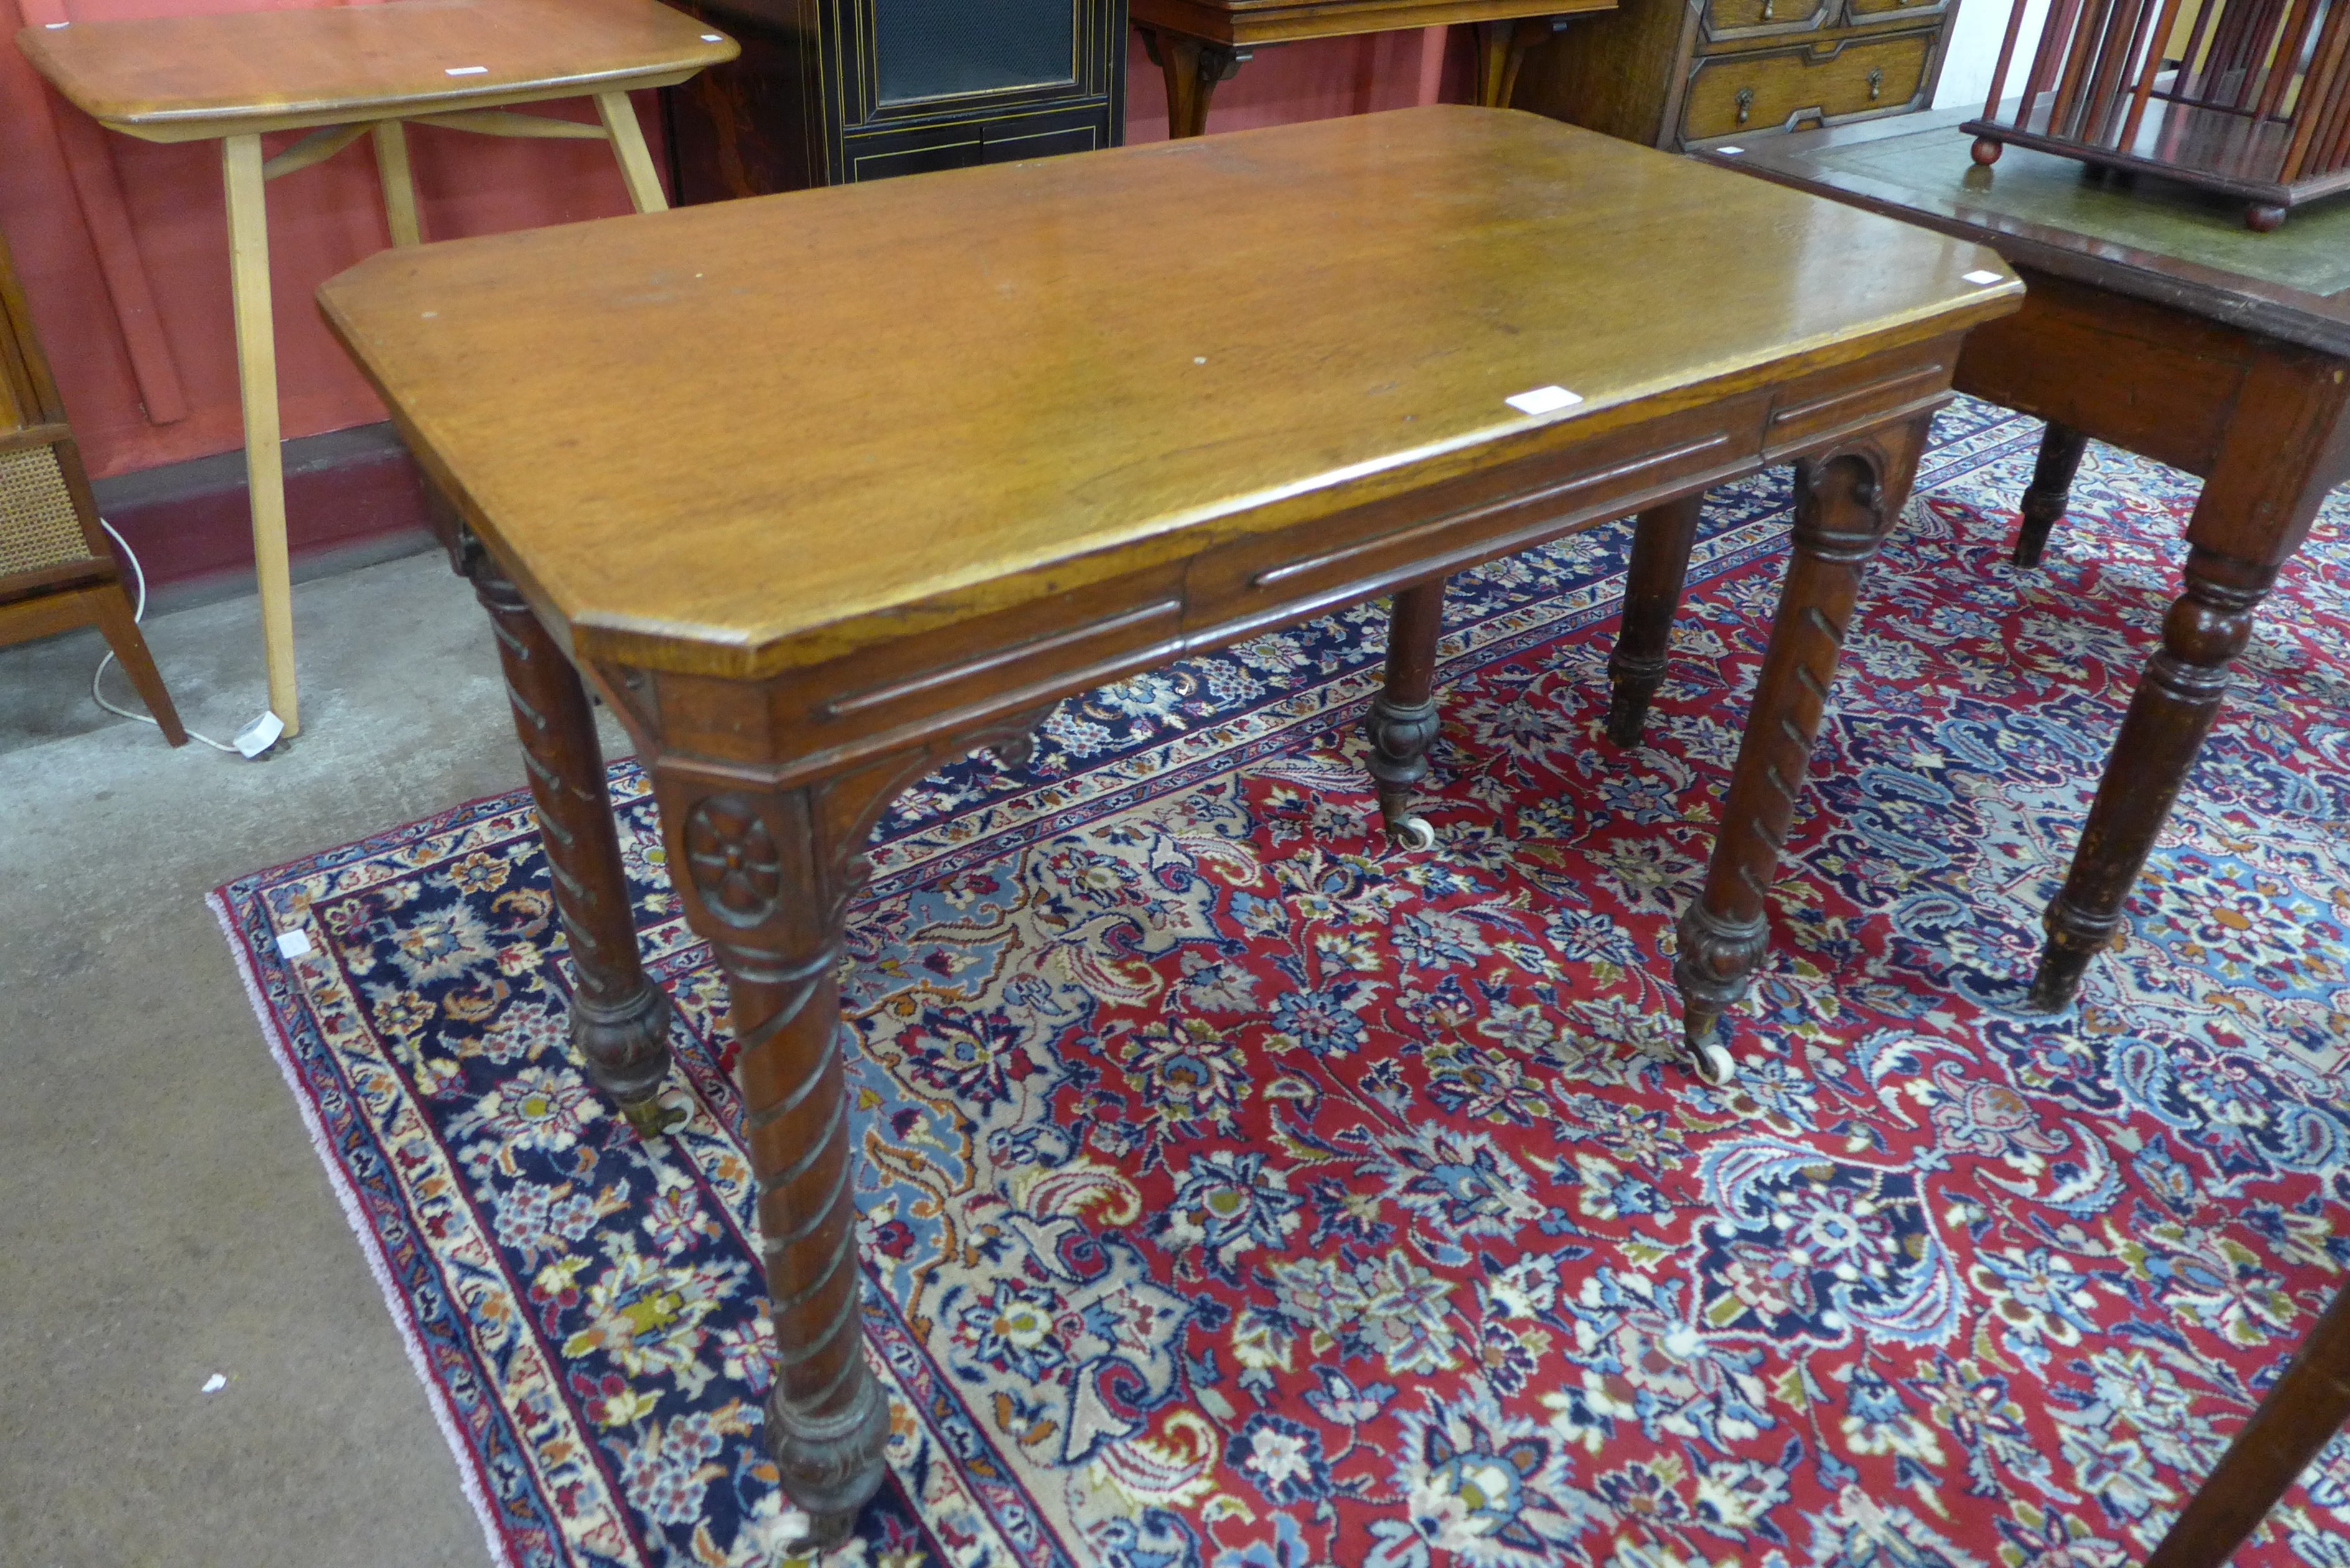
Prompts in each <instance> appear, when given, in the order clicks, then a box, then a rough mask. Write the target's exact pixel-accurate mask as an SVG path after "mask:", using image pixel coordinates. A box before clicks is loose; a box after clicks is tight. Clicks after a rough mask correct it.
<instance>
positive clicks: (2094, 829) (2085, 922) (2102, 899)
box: [2031, 546, 2276, 1012]
mask: <svg viewBox="0 0 2350 1568" xmlns="http://www.w3.org/2000/svg"><path fill="white" fill-rule="evenodd" d="M2186 576H2187V591H2186V592H2185V593H2183V594H2181V595H2180V596H2179V597H2178V600H2177V602H2175V603H2174V604H2172V606H2171V607H2170V613H2169V614H2168V616H2166V617H2164V618H2163V622H2162V646H2161V647H2160V648H2158V649H2156V650H2155V652H2154V654H2153V656H2152V657H2151V658H2149V659H2147V663H2146V671H2145V673H2144V674H2142V675H2141V676H2139V677H2138V683H2137V691H2136V692H2135V693H2134V694H2133V695H2132V696H2131V698H2130V705H2129V711H2128V712H2127V713H2126V714H2125V715H2123V718H2122V728H2121V733H2120V734H2118V735H2116V737H2115V738H2114V749H2113V752H2112V753H2111V754H2110V755H2109V756H2108V757H2107V758H2106V773H2105V777H2104V778H2102V779H2101V780H2099V781H2098V784H2097V798H2096V800H2095V802H2094V803H2092V804H2091V805H2090V807H2089V820H2088V822H2087V824H2086V825H2085V826H2083V827H2082V829H2081V842H2080V846H2079V847H2078V848H2076V849H2075V850H2074V855H2073V868H2072V870H2071V871H2070V872H2069V873H2067V875H2066V876H2065V878H2064V890H2063V891H2061V892H2059V893H2058V894H2057V895H2056V898H2055V901H2054V902H2053V903H2051V904H2050V905H2049V906H2048V913H2047V915H2046V916H2045V917H2044V920H2043V923H2044V924H2045V926H2046V927H2047V931H2048V941H2047V945H2046V946H2045V947H2044V948H2043V950H2042V951H2041V955H2040V968H2039V971H2038V972H2037V973H2035V974H2034V975H2033V978H2032V1000H2031V1005H2032V1006H2033V1007H2036V1008H2039V1009H2041V1010H2043V1011H2044V1012H2056V1011H2059V1010H2061V1009H2062V1008H2064V1006H2066V1005H2067V1004H2068V1003H2070V1002H2072V1000H2073V998H2074V996H2075V995H2076V994H2077V993H2078V992H2079V991H2080V989H2081V981H2082V977H2083V976H2084V975H2085V973H2086V972H2087V970H2088V967H2089V961H2090V959H2092V958H2094V957H2095V956H2096V954H2097V952H2098V951H2099V950H2101V949H2104V948H2106V947H2108V946H2110V945H2112V942H2113V940H2114V934H2115V933H2116V931H2118V930H2120V929H2121V924H2122V904H2123V902H2124V901H2125V900H2126V899H2127V898H2128V897H2129V891H2130V888H2133V887H2134V886H2136V885H2137V877H2138V872H2139V871H2140V870H2141V869H2142V868H2144V867H2145V865H2146V857H2147V855H2148V854H2150V853H2152V851H2153V849H2154V841H2155V838H2156V836H2158V834H2160V833H2161V831H2162V825H2163V823H2164V822H2165V821H2167V820H2168V818H2169V815H2170V808H2171V805H2172V804H2173V803H2174V802H2176V801H2177V800H2178V791H2179V788H2180V786H2181V785H2183V784H2185V783H2186V782H2187V772H2188V769H2189V768H2190V767H2192V766H2193V765H2194V762H2195V753H2197V752H2198V751H2199V750H2200V749H2201V747H2202V745H2203V737H2204V736H2205V735H2206V734H2208V733H2209V732H2210V729H2211V721H2212V720H2213V719H2214V718H2215V717H2217V716H2218V714H2219V711H2220V699H2221V698H2222V697H2223V696H2224V695H2226V693H2227V690H2228V667H2229V666H2230V664H2232V663H2233V662H2234V661H2235V658H2236V655H2237V654H2239V653H2241V652H2242V651H2243V649H2244V644H2245V643H2246V642H2248V641H2250V640H2251V635H2252V610H2253V607H2255V606H2257V605H2258V604H2259V603H2260V602H2261V600H2262V599H2263V598H2265V597H2268V591H2269V587H2270V585H2271V584H2272V583H2273V582H2274V581H2275V578H2276V568H2275V567H2274V566H2266V567H2259V566H2250V565H2249V564H2247V563H2244V562H2240V561H2230V560H2229V559H2227V558H2226V557H2224V556H2218V555H2215V554H2213V553H2212V552H2210V551H2208V550H2205V549H2203V548H2202V547H2201V546H2197V547H2196V548H2194V549H2193V550H2191V551H2189V554H2188V557H2187V572H2186Z"/></svg>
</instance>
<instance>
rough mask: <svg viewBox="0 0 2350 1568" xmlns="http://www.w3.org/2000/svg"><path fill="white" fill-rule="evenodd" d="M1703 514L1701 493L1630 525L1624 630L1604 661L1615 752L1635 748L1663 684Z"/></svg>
mask: <svg viewBox="0 0 2350 1568" xmlns="http://www.w3.org/2000/svg"><path fill="white" fill-rule="evenodd" d="M1704 510H1705V494H1704V493H1703V492H1702V491H1700V492H1699V493H1697V494H1695V495H1684V496H1682V497H1681V498H1680V499H1679V500H1678V501H1668V502H1666V503H1665V504H1663V505H1662V506H1651V507H1649V508H1648V510H1647V511H1646V512H1643V513H1641V514H1640V515H1639V518H1638V521H1637V522H1636V523H1635V524H1633V532H1632V564H1631V567H1630V570H1629V571H1628V572H1627V573H1626V576H1625V583H1624V624H1623V628H1622V629H1620V630H1619V631H1617V634H1616V651H1615V652H1613V653H1611V654H1609V655H1608V656H1607V680H1608V684H1609V691H1608V696H1607V738H1608V739H1609V740H1611V741H1613V742H1616V743H1617V745H1619V746H1635V745H1638V744H1639V742H1640V731H1641V730H1642V729H1643V728H1644V727H1645V726H1646V725H1647V724H1648V703H1649V701H1651V700H1652V699H1654V698H1655V696H1656V694H1657V688H1658V687H1659V686H1661V685H1662V684H1664V680H1665V670H1666V668H1667V666H1668V665H1669V663H1670V662H1671V651H1672V642H1673V617H1674V616H1675V615H1676V614H1678V613H1679V610H1680V607H1681V587H1682V585H1683V584H1685V583H1686V582H1687V581H1688V580H1689V562H1690V550H1691V549H1692V548H1694V547H1695V545H1696V543H1697V524H1698V518H1699V516H1700V514H1702V513H1703V512H1704Z"/></svg>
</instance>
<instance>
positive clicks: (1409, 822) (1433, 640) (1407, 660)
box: [1363, 577, 1445, 849]
mask: <svg viewBox="0 0 2350 1568" xmlns="http://www.w3.org/2000/svg"><path fill="white" fill-rule="evenodd" d="M1444 582H1445V579H1443V578H1442V577H1436V578H1433V579H1431V580H1430V581H1428V582H1425V583H1414V584H1413V585H1412V586H1411V587H1408V588H1399V589H1397V590H1396V596H1395V599H1394V603H1393V606H1392V607H1390V608H1389V610H1388V681H1387V687H1386V689H1385V690H1384V691H1381V692H1380V693H1379V694H1378V696H1377V697H1374V698H1373V699H1371V711H1370V716H1369V717H1368V718H1367V719H1366V720H1365V721H1364V722H1363V728H1364V730H1365V732H1367V734H1368V735H1369V736H1370V742H1371V756H1370V763H1369V767H1370V774H1371V779H1372V782H1373V783H1374V784H1377V785H1378V792H1379V815H1380V817H1381V818H1382V819H1383V820H1384V821H1385V822H1386V824H1387V830H1388V832H1389V833H1391V834H1393V835H1395V836H1399V837H1401V838H1405V839H1408V840H1409V841H1410V843H1411V845H1412V847H1414V848H1415V849H1426V848H1428V847H1429V846H1430V845H1432V844H1434V843H1435V842H1436V830H1435V829H1434V828H1432V827H1430V826H1429V824H1428V820H1427V818H1425V817H1421V816H1415V815H1412V810H1411V797H1412V792H1413V790H1414V789H1415V788H1416V787H1417V786H1418V784H1419V781H1420V780H1422V779H1424V778H1426V777H1427V776H1428V748H1429V747H1430V746H1431V745H1433V744H1435V743H1436V732H1437V717H1436V647H1437V644H1438V642H1439V641H1440V640H1441V639H1442V638H1443V636H1444Z"/></svg>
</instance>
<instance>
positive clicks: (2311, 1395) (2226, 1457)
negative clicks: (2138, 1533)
mask: <svg viewBox="0 0 2350 1568" xmlns="http://www.w3.org/2000/svg"><path fill="white" fill-rule="evenodd" d="M2345 1420H2350V1290H2345V1291H2342V1292H2340V1293H2337V1294H2336V1295H2335V1296H2334V1302H2333V1304H2332V1305H2330V1306H2328V1307H2327V1308H2326V1309H2325V1314H2324V1316H2323V1317H2320V1318H2319V1319H2318V1320H2317V1324H2316V1326H2315V1327H2314V1328H2312V1329H2311V1330H2310V1331H2309V1337H2308V1338H2306V1339H2304V1340H2303V1341H2302V1342H2301V1349H2300V1351H2299V1352H2298V1353H2297V1354H2296V1355H2294V1356H2293V1365H2292V1366H2288V1367H2286V1368H2285V1371H2284V1376H2282V1377H2280V1378H2278V1379H2277V1380H2276V1386H2274V1387H2272V1388H2271V1389H2270V1390H2269V1395H2268V1397H2267V1398H2265V1399H2263V1400H2262V1401H2261V1407H2260V1408H2259V1409H2257V1410H2255V1411H2253V1412H2252V1418H2251V1420H2249V1421H2247V1422H2245V1423H2244V1428H2243V1430H2241V1431H2240V1432H2238V1433H2237V1434H2236V1440H2235V1441H2234V1442H2232V1443H2230V1444H2229V1445H2228V1451H2227V1452H2226V1453H2225V1454H2223V1455H2221V1456H2220V1464H2219V1468H2218V1469H2214V1470H2213V1471H2212V1472H2211V1475H2210V1479H2209V1480H2206V1481H2204V1483H2203V1484H2202V1485H2201V1486H2199V1487H2198V1488H2196V1489H2195V1495H2194V1496H2193V1497H2191V1498H2189V1500H2188V1501H2187V1508H2186V1510H2185V1511H2183V1512H2182V1513H2180V1514H2179V1516H2178V1519H2177V1520H2176V1521H2174V1522H2173V1523H2172V1524H2171V1526H2170V1529H2169V1531H2168V1532H2166V1533H2165V1534H2164V1536H2163V1538H2162V1543H2161V1544H2160V1545H2158V1546H2157V1547H2156V1548H2155V1549H2154V1555H2153V1556H2151V1557H2149V1558H2147V1560H2146V1568H2221V1564H2223V1563H2226V1562H2227V1561H2228V1555H2229V1553H2230V1552H2233V1551H2235V1549H2236V1548H2237V1547H2238V1546H2239V1545H2240V1544H2241V1543H2242V1542H2243V1539H2244V1537H2246V1536H2247V1535H2250V1534H2251V1532H2253V1530H2255V1529H2256V1528H2258V1526H2259V1525H2260V1522H2261V1521H2262V1519H2264V1518H2266V1517H2267V1516H2268V1511H2269V1510H2270V1509H2272V1508H2274V1507H2275V1506H2276V1502H2277V1500H2278V1499H2279V1498H2281V1497H2282V1496H2284V1494H2285V1492H2286V1491H2287V1490H2290V1489H2291V1488H2292V1486H2293V1482H2294V1480H2297V1479H2298V1478H2299V1477H2300V1475H2301V1472H2302V1471H2303V1470H2304V1469H2308V1468H2309V1466H2310V1463H2311V1462H2312V1461H2313V1460H2314V1459H2316V1458H2317V1455H2318V1452H2319V1450H2320V1449H2324V1447H2325V1445H2326V1444H2327V1443H2328V1442H2330V1441H2332V1440H2333V1438H2334V1433H2335V1432H2337V1431H2339V1430H2341V1428H2342V1423H2343V1422H2345Z"/></svg>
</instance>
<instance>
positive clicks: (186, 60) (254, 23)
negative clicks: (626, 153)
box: [16, 0, 740, 141]
mask: <svg viewBox="0 0 2350 1568" xmlns="http://www.w3.org/2000/svg"><path fill="white" fill-rule="evenodd" d="M16 44H17V47H19V48H21V49H22V50H23V51H24V52H25V56H26V58H27V59H29V60H31V61H32V63H33V66H34V67H35V68H36V69H37V70H38V71H39V72H40V73H41V74H42V75H43V76H45V77H47V78H48V79H49V81H50V82H51V83H52V84H53V85H54V86H55V87H56V88H57V90H58V91H59V92H60V93H63V94H64V95H65V97H66V98H67V99H68V101H70V102H71V103H73V104H74V105H75V106H76V107H77V108H78V109H81V110H83V111H84V112H85V113H87V114H88V115H89V116H90V117H91V118H92V119H96V120H98V121H99V123H100V124H103V125H105V126H108V127H109V128H110V129H112V130H120V131H123V132H125V133H127V134H129V135H132V136H139V137H143V138H146V139H147V140H161V141H176V140H194V139H197V138H203V137H216V136H231V135H237V134H241V133H243V132H245V131H252V130H283V129H288V128H294V127H299V126H304V125H330V124H338V123H345V122H348V121H351V120H356V119H367V118H370V117H382V116H385V115H388V114H390V113H411V112H413V113H431V112H442V113H448V112H452V111H455V110H458V109H486V108H492V107H494V106H497V105H500V104H509V103H527V102H532V101H535V100H537V99H549V98H563V97H569V96H573V95H577V94H581V93H591V92H612V91H617V90H619V89H622V88H636V87H660V86H664V85H667V84H668V83H671V82H676V81H682V80H684V79H685V78H688V77H690V76H691V75H693V74H694V73H695V72H696V71H699V70H702V69H703V68H704V67H708V66H712V65H716V64H718V63H720V62H722V61H724V60H731V59H733V57H734V56H735V55H736V54H737V53H739V52H740V51H739V49H738V47H737V46H736V45H735V43H734V42H733V39H731V38H728V37H726V36H724V35H723V34H721V33H718V32H717V31H715V30H714V29H712V27H710V26H708V25H707V24H706V23H702V22H697V21H695V20H694V19H693V18H692V17H691V16H685V15H683V14H681V13H680V12H677V11H672V10H671V9H670V8H669V7H668V6H666V5H656V4H655V3H654V0H386V3H384V4H380V5H328V6H317V7H304V8H301V9H296V10H286V11H236V12H228V13H224V14H221V15H216V16H147V17H131V18H120V19H116V20H111V21H96V22H75V23H71V24H69V25H68V26H55V27H26V28H25V29H24V30H23V31H21V32H19V33H18V34H17V35H16Z"/></svg>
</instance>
